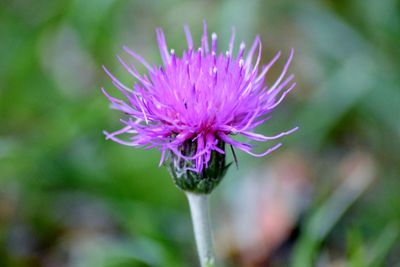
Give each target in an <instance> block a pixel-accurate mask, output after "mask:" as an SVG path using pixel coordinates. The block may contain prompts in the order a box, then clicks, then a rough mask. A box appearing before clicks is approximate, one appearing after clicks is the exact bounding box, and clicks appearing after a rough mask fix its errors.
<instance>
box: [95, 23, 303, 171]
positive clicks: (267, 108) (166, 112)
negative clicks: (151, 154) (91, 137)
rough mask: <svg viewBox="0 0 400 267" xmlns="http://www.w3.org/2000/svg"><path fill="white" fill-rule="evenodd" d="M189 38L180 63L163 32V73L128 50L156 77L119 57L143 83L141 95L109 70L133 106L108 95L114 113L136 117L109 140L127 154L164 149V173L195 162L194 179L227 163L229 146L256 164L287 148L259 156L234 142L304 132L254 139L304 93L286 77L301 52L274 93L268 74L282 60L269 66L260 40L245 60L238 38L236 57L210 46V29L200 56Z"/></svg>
mask: <svg viewBox="0 0 400 267" xmlns="http://www.w3.org/2000/svg"><path fill="white" fill-rule="evenodd" d="M184 30H185V34H186V39H187V44H188V49H187V51H183V53H182V56H180V57H179V56H177V55H176V54H175V51H174V50H173V49H172V50H170V51H169V50H168V48H167V43H166V40H165V36H164V33H163V31H162V30H161V29H157V41H158V45H159V48H160V53H161V57H162V61H163V66H156V65H153V66H152V65H150V64H149V63H147V62H146V61H145V60H144V59H143V58H142V57H141V56H139V55H138V54H136V53H135V52H133V51H132V50H130V49H128V48H127V47H124V50H125V52H126V53H127V54H129V55H130V56H132V57H133V58H134V59H135V60H136V61H138V62H139V63H141V64H142V65H143V66H144V67H145V68H146V69H147V71H148V74H144V75H141V74H140V73H139V72H138V71H137V69H136V67H135V65H133V64H131V63H128V62H125V61H124V60H123V59H121V58H120V57H117V58H118V60H119V61H120V63H121V64H122V65H123V67H124V68H125V69H126V70H127V71H128V72H129V73H130V74H131V75H132V76H133V77H134V78H135V79H136V81H137V82H136V83H135V84H134V86H133V88H130V87H128V86H126V85H125V84H123V83H122V82H120V81H119V80H118V79H117V78H115V77H114V76H113V75H112V74H111V73H110V72H109V71H108V70H107V69H106V68H105V67H104V70H105V71H106V73H107V74H108V75H109V76H110V78H111V80H112V83H113V84H114V86H115V87H116V88H117V89H118V90H119V91H120V92H121V93H122V94H123V95H124V96H125V98H126V100H120V99H117V98H114V97H113V96H110V95H109V94H108V93H107V92H106V91H105V90H104V89H102V90H103V92H104V94H105V95H106V97H107V98H108V99H109V100H110V102H111V104H112V108H114V109H117V110H120V111H122V112H123V113H126V114H128V115H129V117H128V119H127V120H123V119H121V122H122V123H123V124H124V127H123V128H122V129H120V130H118V131H115V132H112V133H107V132H105V135H106V138H107V139H111V140H113V141H115V142H117V143H120V144H123V145H127V146H134V147H137V146H144V147H145V148H146V149H150V148H156V149H158V150H160V151H161V159H160V165H161V164H162V163H163V162H165V161H166V160H167V158H168V157H169V156H171V157H172V159H174V158H175V159H176V158H177V159H179V160H184V161H186V162H189V163H190V164H186V165H184V166H183V168H184V170H185V171H187V170H190V171H192V172H194V173H201V172H202V171H203V170H204V169H207V168H208V166H209V164H210V163H212V158H213V157H214V155H217V156H218V155H220V156H221V155H225V144H228V145H230V146H231V148H236V149H240V150H242V151H244V152H246V153H248V154H250V155H253V156H255V157H262V156H265V155H267V154H269V153H271V152H272V151H274V150H276V149H277V148H279V147H280V146H281V143H278V144H275V145H273V146H272V147H270V148H268V149H266V150H265V151H264V152H263V153H260V154H257V153H255V152H254V151H253V145H251V144H250V143H247V142H239V141H237V140H235V139H234V138H233V137H232V136H233V135H242V136H244V137H247V138H248V139H249V140H250V141H251V140H253V141H258V142H266V141H272V140H276V139H279V138H280V137H283V136H285V135H288V134H291V133H292V132H294V131H296V130H297V129H298V127H295V128H293V129H291V130H289V131H285V132H281V133H279V134H277V135H274V136H265V135H261V134H257V133H254V132H253V130H254V129H255V128H256V127H257V126H259V125H261V124H262V123H264V122H265V121H267V120H269V119H270V118H271V116H270V113H271V112H272V111H273V110H274V109H275V108H276V107H277V106H278V105H279V104H280V103H281V102H282V101H283V99H284V98H285V97H286V95H287V94H288V93H289V92H290V91H291V90H292V89H293V88H294V87H295V85H296V84H295V83H294V82H293V78H294V75H288V76H287V75H286V74H287V71H288V68H289V64H290V62H291V60H292V57H293V49H292V50H291V52H290V55H289V58H288V60H287V62H286V64H285V66H284V68H283V70H282V73H281V74H280V75H279V77H278V78H277V80H276V81H274V82H273V83H272V85H270V86H266V85H264V82H265V80H266V76H267V73H268V71H269V70H270V69H271V67H272V66H273V64H274V63H275V62H276V61H277V60H278V59H279V57H280V55H281V53H280V52H279V53H278V54H276V55H275V57H274V58H273V59H272V60H271V61H270V62H269V63H268V64H266V65H264V66H261V65H260V61H261V41H260V38H259V37H258V36H257V37H256V38H255V40H254V42H253V44H252V46H251V47H250V49H248V51H247V52H246V49H245V44H244V43H243V42H242V43H241V44H240V47H239V51H238V53H237V54H234V53H233V47H234V40H235V32H234V30H233V31H232V36H231V39H230V42H229V48H228V51H226V53H219V52H218V51H217V35H216V34H215V33H213V34H212V35H211V45H210V43H209V36H208V33H207V25H206V23H204V33H203V36H202V39H201V46H200V47H199V48H198V49H195V48H194V46H193V40H192V36H191V33H190V31H189V28H188V27H187V26H185V27H184ZM121 135H128V139H122V138H120V136H121ZM232 151H233V150H232ZM223 160H225V156H223ZM235 160H236V159H235ZM223 165H224V164H223Z"/></svg>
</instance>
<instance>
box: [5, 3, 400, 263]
mask: <svg viewBox="0 0 400 267" xmlns="http://www.w3.org/2000/svg"><path fill="white" fill-rule="evenodd" d="M399 10H400V3H399V1H396V0H379V1H378V0H346V1H344V0H342V1H333V0H325V1H316V0H305V1H289V0H284V1H261V0H249V1H222V0H221V1H211V0H209V1H179V0H169V1H117V0H96V1H95V0H62V1H61V0H53V1H47V0H38V1H29V0H13V1H11V0H2V1H1V2H0V266H5V267H28V266H29V267H35V266H45V267H103V266H104V267H117V266H118V267H125V266H167V267H170V266H171V267H174V266H176V267H178V266H198V264H197V256H196V254H195V244H194V241H193V235H192V229H191V222H190V215H189V210H188V206H187V203H186V199H185V197H184V195H183V194H182V192H180V191H179V190H178V189H177V188H175V187H174V185H173V183H172V181H171V179H170V177H169V175H168V173H167V171H166V169H165V168H157V167H156V166H157V164H158V160H159V153H158V152H157V151H143V150H140V149H132V148H129V147H124V146H120V145H118V144H115V143H113V142H111V141H106V140H105V139H104V136H103V134H102V131H103V130H105V129H107V130H115V129H118V127H119V122H118V119H119V116H120V114H118V113H117V112H116V111H112V110H110V109H109V103H108V102H107V101H106V99H105V97H104V96H103V95H102V94H101V92H100V87H102V86H104V87H105V88H106V89H108V91H110V92H115V93H117V92H116V90H114V89H113V88H112V84H111V82H110V80H109V79H108V78H107V76H106V75H105V73H104V72H103V71H102V69H101V66H102V65H103V64H104V65H106V66H107V67H108V68H109V69H111V70H112V71H113V73H114V74H115V75H117V76H118V77H119V78H121V79H122V80H124V81H128V82H130V83H132V82H133V80H132V79H131V78H130V77H129V75H127V73H125V72H124V71H123V69H122V68H121V66H119V65H118V63H117V60H116V58H115V55H116V54H121V55H123V56H124V57H126V55H124V53H123V49H122V46H123V45H127V46H129V47H130V48H133V49H134V50H135V51H137V52H138V53H140V54H141V55H143V56H144V57H145V58H146V59H147V60H148V61H150V62H155V63H158V64H160V63H161V59H160V57H159V54H158V48H157V46H156V41H155V39H156V38H155V28H156V27H157V26H161V27H163V28H164V30H165V32H166V35H167V40H168V44H169V46H170V47H171V48H174V49H175V50H176V51H177V53H178V54H179V53H180V51H182V49H183V48H184V46H185V39H184V34H183V29H182V27H183V25H184V23H188V24H189V25H190V26H191V29H192V32H193V34H194V36H195V38H196V40H199V38H200V37H199V36H200V33H201V30H202V21H203V19H206V20H207V22H208V24H209V29H210V30H211V31H215V32H217V33H218V36H219V40H220V47H226V46H227V43H228V38H229V35H230V31H231V27H232V26H235V27H236V29H237V37H238V39H239V40H244V41H245V42H247V43H250V42H252V40H253V38H254V36H255V35H256V34H257V33H258V34H260V36H261V38H262V41H263V48H264V53H263V62H264V63H266V62H267V61H268V60H269V59H271V58H272V57H273V55H275V53H277V52H278V51H279V50H282V52H283V53H284V55H288V53H289V49H290V48H291V47H294V48H295V49H296V54H295V59H294V62H293V64H292V66H291V72H292V73H294V74H295V75H296V77H297V78H296V80H297V82H298V86H297V89H296V90H295V91H293V92H292V93H291V95H290V96H289V98H288V99H287V100H286V101H285V103H284V104H282V105H281V106H280V107H279V109H277V110H276V111H275V114H274V119H273V120H271V121H270V122H268V123H267V124H265V125H264V126H262V127H260V129H259V131H260V132H262V133H264V134H272V133H277V132H279V131H281V130H286V129H289V128H290V127H293V126H296V125H298V126H300V128H301V130H300V131H298V132H297V133H296V134H293V135H291V136H289V137H286V138H285V140H284V144H285V145H284V147H283V148H282V149H280V150H279V151H277V152H275V153H273V154H272V155H270V156H267V157H265V158H263V159H256V158H252V157H250V156H247V155H243V154H240V153H238V154H239V161H240V162H239V165H240V166H239V169H238V170H236V169H235V167H231V169H230V170H229V172H228V174H227V176H226V178H225V179H224V181H223V183H222V184H221V186H220V187H219V188H218V189H217V190H215V192H214V193H213V195H212V215H213V228H214V236H215V240H216V241H215V242H216V247H217V252H218V258H219V259H220V261H221V265H222V266H245V267H252V266H260V267H261V266H295V267H307V266H353V267H358V266H359V267H365V266H400V242H399V240H400V239H399V237H400V228H399V225H400V179H399V174H400V153H399V152H400V141H399V140H400V119H399V117H400V88H399V84H400V75H399V74H400V12H399ZM237 44H238V43H237ZM223 51H224V50H223ZM283 63H284V59H283V60H282V61H281V62H279V63H278V64H277V65H276V67H275V68H274V71H273V72H272V73H271V75H270V79H271V80H270V81H272V80H273V79H274V78H276V75H277V73H278V72H279V70H280V68H281V67H282V65H283ZM141 70H143V69H141Z"/></svg>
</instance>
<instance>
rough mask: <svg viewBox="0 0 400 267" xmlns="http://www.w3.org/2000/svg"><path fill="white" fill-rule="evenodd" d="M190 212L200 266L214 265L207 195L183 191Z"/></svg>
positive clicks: (213, 266) (209, 266)
mask: <svg viewBox="0 0 400 267" xmlns="http://www.w3.org/2000/svg"><path fill="white" fill-rule="evenodd" d="M185 193H186V196H187V198H188V201H189V206H190V213H191V214H192V222H193V230H194V236H195V239H196V246H197V252H198V255H199V258H200V266H201V267H215V264H214V252H213V245H212V234H211V227H210V219H209V209H208V196H209V195H206V194H195V193H191V192H185Z"/></svg>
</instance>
